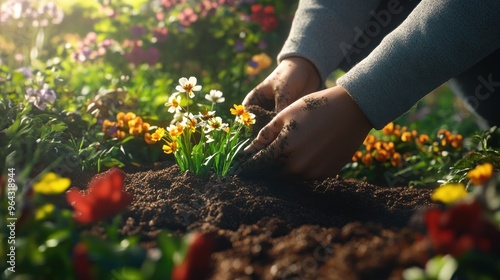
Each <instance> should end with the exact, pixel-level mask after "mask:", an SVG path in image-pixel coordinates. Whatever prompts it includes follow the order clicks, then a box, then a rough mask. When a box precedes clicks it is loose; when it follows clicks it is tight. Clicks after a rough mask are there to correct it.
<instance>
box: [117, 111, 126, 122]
mask: <svg viewBox="0 0 500 280" xmlns="http://www.w3.org/2000/svg"><path fill="white" fill-rule="evenodd" d="M116 121H122V122H125V113H124V112H118V114H116Z"/></svg>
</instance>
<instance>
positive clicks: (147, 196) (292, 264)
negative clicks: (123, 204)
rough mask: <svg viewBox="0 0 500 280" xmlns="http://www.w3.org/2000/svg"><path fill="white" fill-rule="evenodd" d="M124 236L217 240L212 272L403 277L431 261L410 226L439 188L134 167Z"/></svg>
mask: <svg viewBox="0 0 500 280" xmlns="http://www.w3.org/2000/svg"><path fill="white" fill-rule="evenodd" d="M126 190H127V191H128V192H130V193H132V194H133V195H134V201H133V202H132V204H131V206H130V207H129V208H128V210H127V211H126V212H124V213H123V218H124V222H123V226H122V228H121V232H122V234H124V235H132V234H139V235H140V236H141V238H142V242H143V243H142V244H143V245H144V246H145V247H147V248H151V247H155V246H156V242H155V238H156V236H157V235H158V233H159V232H160V231H161V230H168V231H171V232H174V233H179V234H183V233H187V232H191V231H198V232H204V233H211V234H213V235H214V236H215V237H216V243H217V246H216V248H217V251H216V252H215V253H214V254H213V255H212V261H213V276H212V279H389V278H391V279H399V278H400V277H401V270H402V269H403V268H405V267H408V266H412V265H419V264H422V261H423V260H422V256H423V252H422V251H423V250H424V249H423V248H420V247H421V246H419V245H418V243H416V242H415V241H416V238H417V234H416V232H415V230H410V229H409V228H408V227H406V226H407V225H408V223H409V221H410V220H411V219H410V218H411V216H412V214H413V213H415V212H416V211H418V210H419V209H423V208H426V207H428V206H430V201H429V199H428V198H429V192H430V191H429V190H423V189H411V188H404V187H401V188H382V187H377V186H374V185H370V184H367V183H363V182H359V181H354V180H342V179H335V178H330V179H326V180H318V181H301V182H299V181H293V182H287V181H279V180H265V179H261V180H256V179H244V178H240V177H238V176H232V177H226V178H223V179H216V178H215V177H210V178H207V177H198V176H194V175H193V174H191V173H190V172H186V173H183V174H181V173H180V172H179V169H178V168H177V166H176V165H174V164H172V163H162V164H161V165H157V166H155V167H149V168H141V169H128V170H126Z"/></svg>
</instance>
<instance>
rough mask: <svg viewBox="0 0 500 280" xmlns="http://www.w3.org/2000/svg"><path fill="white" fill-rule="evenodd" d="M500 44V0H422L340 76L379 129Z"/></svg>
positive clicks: (345, 86)
mask: <svg viewBox="0 0 500 280" xmlns="http://www.w3.org/2000/svg"><path fill="white" fill-rule="evenodd" d="M499 47H500V1H499V0H481V1H472V0H422V2H421V3H420V4H419V5H418V6H417V7H416V8H415V9H414V10H413V12H412V13H411V14H410V16H409V17H408V18H407V19H406V20H405V21H404V22H403V23H402V24H401V25H400V26H399V27H398V28H396V29H395V30H394V31H393V32H391V33H390V34H389V35H388V36H386V37H385V38H384V40H383V41H382V42H381V43H380V45H379V46H378V47H377V48H375V50H373V51H372V52H371V53H370V55H369V56H368V57H366V58H365V59H364V60H362V61H361V62H360V63H359V64H357V65H356V66H355V67H353V68H352V69H351V70H350V71H349V72H347V73H346V74H345V75H344V76H343V77H341V78H340V79H339V80H338V81H337V82H338V84H340V85H341V86H343V87H344V88H345V89H346V90H347V91H348V92H349V94H350V95H351V96H352V97H353V99H354V100H355V102H356V103H357V104H358V106H359V107H360V108H361V110H362V111H363V113H364V114H365V115H366V116H367V118H368V119H369V120H370V122H371V123H372V125H373V126H374V127H375V128H378V129H379V128H382V127H383V126H384V125H385V124H386V123H388V122H390V121H391V120H393V119H395V118H397V117H398V116H400V115H401V114H403V113H404V112H406V111H407V110H408V109H409V108H410V107H411V106H413V104H415V103H416V102H417V101H418V100H420V99H421V98H422V97H423V96H424V95H426V94H427V93H428V92H430V91H432V90H433V89H435V88H436V87H438V86H439V85H440V84H442V83H444V82H446V81H447V80H449V79H450V78H452V77H454V76H456V75H458V74H460V73H461V72H463V71H465V70H467V69H468V68H469V67H471V66H472V65H474V64H475V63H477V62H479V61H480V60H481V59H482V58H484V57H486V56H487V55H488V54H490V53H492V52H493V51H494V50H496V49H498V48H499Z"/></svg>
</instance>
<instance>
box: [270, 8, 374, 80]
mask: <svg viewBox="0 0 500 280" xmlns="http://www.w3.org/2000/svg"><path fill="white" fill-rule="evenodd" d="M379 2H380V0H301V1H300V2H299V7H298V8H297V12H296V14H295V18H294V21H293V23H292V28H291V31H290V34H289V36H288V39H287V40H286V42H285V44H284V46H283V49H282V50H281V52H280V54H279V55H278V61H281V60H283V59H285V58H287V57H292V56H300V57H303V58H306V59H307V60H309V61H310V62H311V63H313V64H314V66H315V67H316V69H317V70H318V72H319V74H320V76H321V79H322V81H323V82H324V81H325V79H326V77H327V76H328V75H329V74H330V73H331V72H332V71H333V70H334V69H336V68H337V66H338V65H339V64H340V62H341V61H342V59H344V56H345V50H343V49H342V46H345V45H353V44H354V42H355V41H356V40H357V38H358V36H359V34H358V33H359V32H357V31H356V30H362V29H363V27H364V25H365V24H366V22H367V21H369V20H370V18H371V15H370V11H374V10H375V9H376V7H377V6H378V4H379ZM356 28H357V29H356Z"/></svg>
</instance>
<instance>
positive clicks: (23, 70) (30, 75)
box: [17, 67, 33, 79]
mask: <svg viewBox="0 0 500 280" xmlns="http://www.w3.org/2000/svg"><path fill="white" fill-rule="evenodd" d="M17 72H20V73H22V74H23V76H24V78H26V79H31V78H33V72H32V71H31V69H30V68H29V67H21V68H19V69H17Z"/></svg>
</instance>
